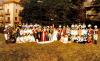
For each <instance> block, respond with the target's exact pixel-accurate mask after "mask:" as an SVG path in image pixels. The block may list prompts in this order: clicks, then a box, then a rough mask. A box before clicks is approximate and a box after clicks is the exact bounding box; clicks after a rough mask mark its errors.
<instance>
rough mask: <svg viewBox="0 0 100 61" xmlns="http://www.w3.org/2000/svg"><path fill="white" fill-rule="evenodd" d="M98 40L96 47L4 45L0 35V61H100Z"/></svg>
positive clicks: (75, 44)
mask: <svg viewBox="0 0 100 61" xmlns="http://www.w3.org/2000/svg"><path fill="white" fill-rule="evenodd" d="M99 40H100V32H99ZM99 40H98V44H97V45H94V44H77V43H71V44H63V43H61V42H58V41H57V42H53V43H50V44H44V45H38V44H36V43H24V44H5V43H4V38H3V35H2V34H0V61H100V41H99Z"/></svg>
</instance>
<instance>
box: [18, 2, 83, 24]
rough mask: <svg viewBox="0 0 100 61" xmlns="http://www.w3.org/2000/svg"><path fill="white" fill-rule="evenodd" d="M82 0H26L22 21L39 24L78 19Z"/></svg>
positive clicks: (62, 22) (67, 21)
mask: <svg viewBox="0 0 100 61" xmlns="http://www.w3.org/2000/svg"><path fill="white" fill-rule="evenodd" d="M80 2H82V1H80V0H75V1H72V0H41V1H40V0H39V1H37V0H26V1H24V3H22V6H24V9H23V11H22V12H21V13H20V16H21V17H22V20H23V21H22V22H27V23H39V24H45V25H48V24H49V25H50V24H64V23H65V22H66V23H69V22H73V21H74V20H77V19H78V16H79V14H80V13H79V11H80V9H79V8H80V7H81V4H82V3H80Z"/></svg>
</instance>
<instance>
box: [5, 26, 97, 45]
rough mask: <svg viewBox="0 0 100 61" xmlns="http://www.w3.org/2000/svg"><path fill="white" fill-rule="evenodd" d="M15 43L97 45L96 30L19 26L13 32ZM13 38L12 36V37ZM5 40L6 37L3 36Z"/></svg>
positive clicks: (76, 27) (89, 28)
mask: <svg viewBox="0 0 100 61" xmlns="http://www.w3.org/2000/svg"><path fill="white" fill-rule="evenodd" d="M14 34H16V35H15V36H16V37H15V39H14V40H16V43H26V42H46V41H61V42H62V43H71V42H77V43H95V44H96V43H97V40H98V28H97V25H94V26H92V25H91V24H89V25H87V26H86V25H85V24H72V25H71V26H68V25H67V26H61V25H59V27H58V28H55V27H54V26H43V27H42V26H40V25H28V24H26V25H21V26H20V27H17V28H16V30H14ZM13 36H14V35H13ZM5 38H6V40H7V37H6V36H5Z"/></svg>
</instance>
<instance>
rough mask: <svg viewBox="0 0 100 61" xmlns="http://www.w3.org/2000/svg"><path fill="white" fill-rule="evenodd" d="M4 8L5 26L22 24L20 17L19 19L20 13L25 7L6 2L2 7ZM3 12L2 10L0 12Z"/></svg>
mask: <svg viewBox="0 0 100 61" xmlns="http://www.w3.org/2000/svg"><path fill="white" fill-rule="evenodd" d="M2 7H3V10H2V11H3V14H4V15H3V18H4V21H3V23H4V24H11V25H14V24H16V23H20V20H21V19H20V17H19V13H20V11H21V10H22V9H23V7H21V6H20V4H18V3H16V2H8V3H7V2H6V3H4V4H3V5H2ZM0 12H1V10H0Z"/></svg>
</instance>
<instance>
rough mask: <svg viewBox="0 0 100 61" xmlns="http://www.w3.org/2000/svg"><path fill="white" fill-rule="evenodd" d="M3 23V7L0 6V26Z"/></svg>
mask: <svg viewBox="0 0 100 61" xmlns="http://www.w3.org/2000/svg"><path fill="white" fill-rule="evenodd" d="M2 22H3V6H2V5H0V24H1V23H2Z"/></svg>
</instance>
